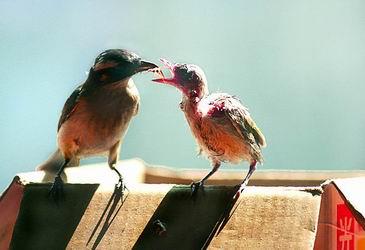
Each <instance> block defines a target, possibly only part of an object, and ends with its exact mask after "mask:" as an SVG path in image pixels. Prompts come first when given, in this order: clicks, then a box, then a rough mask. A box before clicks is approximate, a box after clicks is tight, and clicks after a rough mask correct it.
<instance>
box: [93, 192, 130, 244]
mask: <svg viewBox="0 0 365 250" xmlns="http://www.w3.org/2000/svg"><path fill="white" fill-rule="evenodd" d="M123 188H124V186H119V187H118V186H117V185H115V188H114V192H113V194H112V195H111V196H110V199H109V201H108V204H107V206H106V207H105V209H104V212H103V213H102V215H101V216H100V219H99V221H98V223H96V225H95V227H94V230H93V231H92V233H91V235H90V237H89V239H88V241H87V243H86V245H89V243H90V242H91V240H92V238H93V237H94V236H95V234H96V232H97V230H98V229H99V227H100V225H101V222H102V221H103V220H104V224H103V226H102V228H101V230H100V231H99V234H98V236H97V237H96V239H95V241H94V244H93V246H92V249H96V247H97V246H98V245H99V244H100V242H101V240H102V239H103V237H104V236H105V234H106V233H107V231H108V229H109V227H110V226H111V224H112V223H113V221H114V219H115V218H116V216H117V215H118V213H119V211H120V209H121V208H122V207H123V204H124V201H123V196H124V192H125V191H127V190H124V189H123ZM127 197H128V195H126V197H125V199H127ZM119 202H120V203H119ZM118 204H119V206H118ZM117 207H118V208H117ZM105 215H106V217H105ZM104 217H105V218H104Z"/></svg>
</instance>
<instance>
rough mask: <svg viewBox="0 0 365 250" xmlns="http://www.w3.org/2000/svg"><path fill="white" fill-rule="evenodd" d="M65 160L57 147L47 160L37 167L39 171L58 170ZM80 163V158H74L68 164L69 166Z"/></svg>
mask: <svg viewBox="0 0 365 250" xmlns="http://www.w3.org/2000/svg"><path fill="white" fill-rule="evenodd" d="M64 162H65V159H64V157H63V155H62V153H61V151H60V150H59V149H57V150H56V151H55V152H54V153H53V154H52V155H51V156H50V157H49V158H48V159H47V160H46V161H45V162H43V163H42V164H40V165H38V166H37V167H36V170H37V171H42V170H44V171H50V172H57V171H58V170H59V169H60V167H61V166H62V164H63V163H64ZM79 164H80V160H79V159H78V158H73V159H72V160H71V161H70V162H69V163H68V164H67V167H74V166H78V165H79Z"/></svg>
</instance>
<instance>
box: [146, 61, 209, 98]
mask: <svg viewBox="0 0 365 250" xmlns="http://www.w3.org/2000/svg"><path fill="white" fill-rule="evenodd" d="M160 60H161V62H162V63H163V64H164V65H165V67H166V68H167V69H168V70H169V71H170V73H171V78H166V77H162V78H158V79H153V80H152V81H154V82H159V83H164V84H168V85H171V86H174V87H176V88H177V89H179V90H180V91H181V92H182V93H183V95H185V96H186V97H188V98H189V99H193V100H197V101H198V100H200V99H201V98H202V97H203V96H205V95H206V94H208V84H207V79H206V77H205V74H204V72H203V70H202V69H201V68H200V67H199V66H197V65H194V64H180V63H176V64H173V63H171V62H169V61H167V60H165V59H160Z"/></svg>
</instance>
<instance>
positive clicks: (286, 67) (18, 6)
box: [0, 0, 365, 190]
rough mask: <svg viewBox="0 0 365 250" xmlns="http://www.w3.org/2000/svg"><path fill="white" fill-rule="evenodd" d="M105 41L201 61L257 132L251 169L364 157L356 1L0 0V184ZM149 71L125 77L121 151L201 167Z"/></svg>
mask: <svg viewBox="0 0 365 250" xmlns="http://www.w3.org/2000/svg"><path fill="white" fill-rule="evenodd" d="M106 48H127V49H130V50H133V51H135V52H137V53H138V54H139V55H140V56H142V57H143V58H145V59H148V60H152V61H155V62H158V59H159V58H160V57H165V58H167V59H170V60H172V61H175V62H189V63H195V64H198V65H200V66H201V67H202V68H203V69H204V70H205V72H206V75H207V78H208V82H209V87H210V90H211V91H217V90H220V91H224V92H228V93H232V94H235V95H238V96H239V97H240V98H241V99H242V100H243V102H244V103H245V104H246V105H247V106H248V107H249V108H250V111H251V113H252V116H253V118H254V119H255V120H256V122H257V124H258V125H259V126H260V127H261V129H262V131H263V132H264V133H265V135H266V137H267V142H268V147H267V148H266V149H265V150H264V156H265V160H266V161H265V164H264V166H263V167H262V168H261V169H311V170H314V169H365V150H364V149H365V147H364V144H365V132H364V131H365V109H364V106H365V105H364V104H365V101H364V93H365V1H361V0H358V1H356V0H348V1H342V0H322V1H314V0H308V1H299V0H278V1H262V0H258V1H243V0H237V1H193V0H185V1H157V2H156V1H62V2H55V1H16V0H15V1H14V0H13V1H10V0H2V1H0V138H1V142H0V152H1V155H0V176H1V177H0V190H3V189H4V188H5V186H6V185H8V183H10V181H11V179H12V177H13V176H14V175H15V174H16V173H17V172H25V171H31V170H33V169H34V167H35V166H36V165H37V164H39V163H40V162H42V161H43V160H45V159H46V158H47V157H48V155H49V154H50V153H51V152H52V151H54V149H55V148H56V127H57V122H58V118H59V115H60V111H61V109H62V107H63V104H64V101H65V100H66V98H67V97H68V96H69V95H70V94H71V92H72V90H73V89H74V88H75V87H76V86H77V85H78V84H79V83H81V82H83V81H84V79H85V78H86V73H85V72H87V71H88V69H89V68H90V66H91V65H92V62H93V60H94V58H95V56H96V55H97V54H98V53H99V52H101V51H102V50H104V49H106ZM151 78H152V75H149V74H140V75H138V76H136V77H135V78H134V79H135V82H136V83H137V87H138V88H139V91H140V94H141V99H142V103H141V107H140V113H139V115H138V116H137V117H136V118H135V119H134V120H133V122H132V124H131V126H130V129H129V132H128V134H127V136H126V139H125V142H124V144H123V147H122V151H121V159H127V158H131V157H140V158H142V159H144V160H145V161H146V162H148V163H151V164H163V165H168V166H173V167H177V168H210V166H209V163H208V162H207V161H206V160H205V159H202V158H198V157H196V153H195V147H196V146H195V142H194V140H193V138H192V136H191V134H190V131H189V128H188V126H187V124H186V122H185V120H184V116H183V114H182V113H181V112H180V110H179V108H178V103H179V101H180V93H179V92H178V91H177V90H175V89H173V88H171V87H168V86H159V85H155V84H152V83H151V82H150V79H151ZM99 161H100V160H99ZM101 161H103V160H102V159H101ZM87 162H90V160H89V161H87ZM246 167H247V165H246V164H241V165H240V166H238V168H242V169H243V168H246ZM106 171H107V169H106Z"/></svg>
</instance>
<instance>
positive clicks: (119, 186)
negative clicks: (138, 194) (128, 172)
mask: <svg viewBox="0 0 365 250" xmlns="http://www.w3.org/2000/svg"><path fill="white" fill-rule="evenodd" d="M110 168H111V169H112V170H113V171H115V172H116V173H117V175H118V177H119V180H118V183H117V184H116V185H115V186H116V188H117V189H119V188H123V189H124V188H125V186H124V182H123V176H122V174H121V173H120V172H119V171H118V169H117V168H116V167H115V164H114V165H113V166H110Z"/></svg>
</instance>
